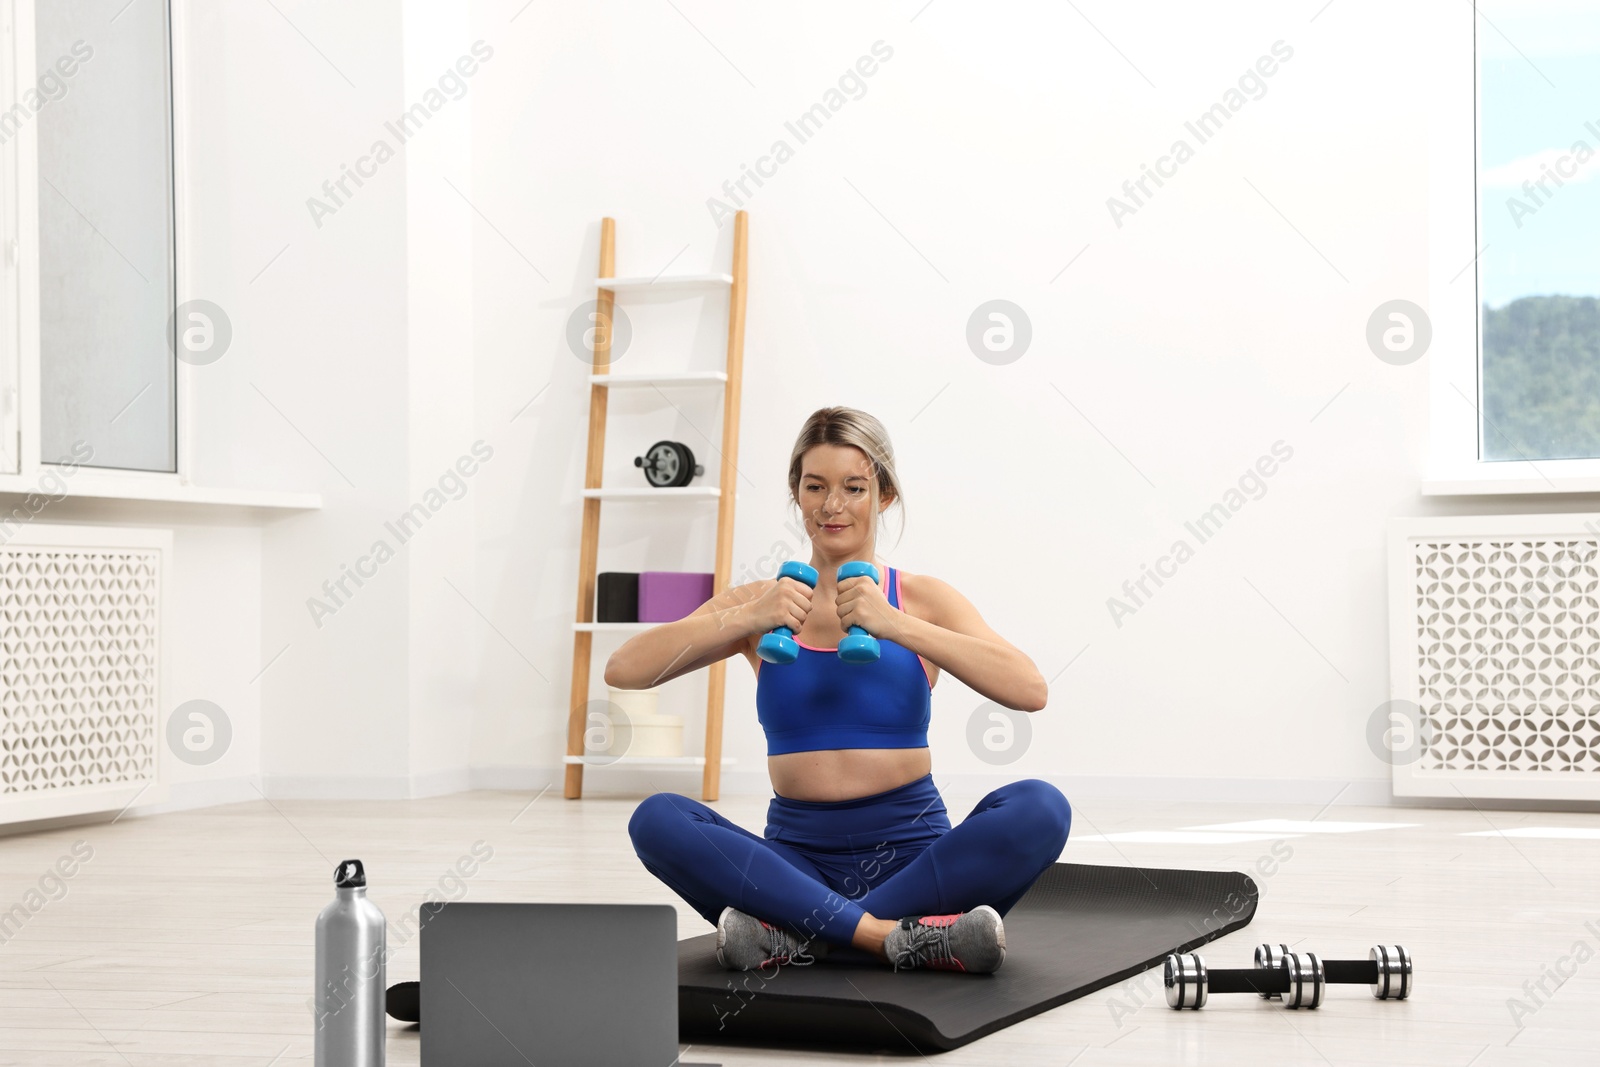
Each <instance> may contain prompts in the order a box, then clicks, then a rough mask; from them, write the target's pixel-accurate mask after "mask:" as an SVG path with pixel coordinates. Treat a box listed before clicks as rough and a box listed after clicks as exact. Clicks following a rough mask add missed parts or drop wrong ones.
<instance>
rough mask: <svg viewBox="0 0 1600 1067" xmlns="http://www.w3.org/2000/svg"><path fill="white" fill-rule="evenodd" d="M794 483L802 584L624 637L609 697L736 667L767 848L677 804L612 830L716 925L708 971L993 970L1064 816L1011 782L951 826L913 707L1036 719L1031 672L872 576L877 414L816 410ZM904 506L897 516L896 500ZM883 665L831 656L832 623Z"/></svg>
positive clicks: (697, 806) (998, 641) (882, 480)
mask: <svg viewBox="0 0 1600 1067" xmlns="http://www.w3.org/2000/svg"><path fill="white" fill-rule="evenodd" d="M789 489H790V493H791V495H792V497H793V499H794V501H795V503H796V504H797V505H798V506H799V507H800V510H801V512H802V514H803V516H804V520H805V527H806V532H807V534H808V535H809V537H810V538H811V549H812V551H811V566H812V567H814V568H815V569H816V571H817V584H816V587H815V589H812V588H810V587H808V586H807V585H806V584H804V583H803V582H800V581H796V580H794V579H793V578H788V577H784V578H777V579H766V580H762V581H756V582H751V583H749V584H746V585H741V586H736V587H734V588H731V589H729V590H727V591H726V592H724V593H722V594H721V595H719V596H717V597H714V598H713V599H711V600H709V601H707V602H706V603H705V604H702V605H701V606H700V607H699V608H697V609H696V610H695V611H694V613H693V614H691V615H689V616H687V617H686V618H683V619H680V620H678V621H677V622H672V623H666V624H664V625H661V626H656V627H653V628H651V629H650V630H648V631H646V632H644V633H642V634H640V635H638V636H636V637H634V638H633V639H632V640H630V641H628V642H627V643H626V644H624V645H623V646H622V647H621V648H619V649H618V650H617V651H616V653H615V654H613V655H612V656H611V659H610V661H609V662H608V663H607V664H606V675H605V677H606V683H607V684H608V685H612V686H615V687H617V688H621V689H637V688H648V687H651V686H655V685H659V684H661V683H662V682H665V681H668V680H670V679H672V678H676V677H679V676H680V675H683V674H687V673H688V672H690V671H694V670H698V669H700V668H701V667H705V666H707V665H709V664H712V663H715V662H717V661H719V660H722V659H726V658H727V657H729V656H731V655H734V654H736V653H737V654H742V655H743V656H744V657H745V659H747V660H748V661H749V663H750V666H751V668H752V669H753V670H755V671H756V711H757V716H758V718H759V719H760V722H761V725H762V728H763V729H764V730H765V732H766V737H767V754H768V760H767V767H768V773H769V775H770V776H771V779H772V786H773V798H772V800H771V802H770V804H769V805H768V808H767V825H766V828H765V832H764V834H763V835H762V836H760V837H758V836H756V835H755V834H754V833H751V832H750V831H749V830H746V829H744V828H743V827H741V826H739V825H737V824H735V823H733V822H732V821H730V820H729V819H726V818H724V817H723V816H722V815H720V814H718V813H717V812H715V811H713V810H712V809H711V808H709V807H707V806H706V805H705V804H702V803H700V802H699V801H697V800H693V799H691V798H689V797H686V796H681V795H679V794H676V793H656V794H655V795H653V796H650V797H648V798H646V799H645V800H644V801H643V802H642V803H641V804H640V805H639V806H638V808H637V809H636V810H635V811H634V813H633V817H632V818H631V819H630V821H629V823H628V833H629V836H630V837H631V838H632V841H633V847H634V851H635V852H636V853H637V854H638V856H639V859H640V860H641V861H642V862H643V863H644V866H645V869H646V870H648V871H649V872H650V873H651V874H653V875H655V876H656V877H657V878H659V879H661V881H662V882H664V883H666V885H667V886H668V887H670V888H671V889H672V890H673V891H674V892H676V893H677V894H678V895H679V896H681V897H682V898H683V899H684V900H686V901H688V903H689V904H690V905H691V906H693V907H694V909H695V910H696V911H698V912H699V913H700V914H701V915H703V916H704V917H705V918H706V920H707V921H708V922H711V923H714V924H715V925H716V927H717V958H718V959H719V960H720V961H721V963H722V965H723V966H724V967H728V968H732V969H737V970H749V969H753V968H759V967H766V966H777V965H780V964H785V963H810V962H811V961H812V960H813V959H814V958H817V957H819V956H823V955H827V954H832V953H837V954H838V955H839V956H841V957H843V956H849V955H855V956H857V957H859V956H860V955H861V954H862V953H867V954H870V955H871V956H875V957H877V958H878V959H879V960H882V961H885V962H888V963H890V964H892V965H893V966H894V968H895V969H896V970H899V969H902V968H915V967H929V968H938V969H944V970H955V971H967V972H972V973H989V972H992V971H994V970H995V969H996V968H998V967H999V966H1000V964H1001V962H1002V961H1003V960H1004V959H1005V953H1006V941H1005V926H1004V922H1003V916H1004V915H1005V914H1006V912H1008V911H1009V910H1010V909H1011V907H1012V906H1013V905H1015V904H1016V902H1017V901H1018V900H1019V899H1020V898H1021V897H1022V895H1023V894H1024V893H1026V892H1027V891H1028V888H1029V887H1030V886H1031V885H1032V884H1033V882H1034V881H1035V879H1037V878H1038V877H1039V875H1040V874H1042V873H1043V872H1044V871H1045V870H1046V869H1048V868H1049V867H1050V865H1051V864H1052V863H1054V862H1055V861H1056V859H1057V858H1058V857H1059V856H1060V855H1061V850H1062V848H1063V846H1064V845H1065V844H1066V840H1067V834H1068V831H1069V829H1070V826H1071V822H1072V811H1071V808H1070V806H1069V805H1068V803H1067V800H1066V798H1065V797H1064V796H1063V795H1062V794H1061V791H1060V790H1059V789H1057V788H1056V787H1055V786H1053V785H1051V784H1049V783H1048V782H1044V781H1040V780H1038V779H1026V780H1023V781H1017V782H1012V783H1010V784H1009V785H1005V786H1002V787H1000V788H999V789H996V790H994V791H993V792H991V793H989V794H988V795H987V796H985V797H984V798H983V799H982V800H980V801H978V804H977V806H976V807H974V808H973V809H972V812H971V813H970V814H969V815H968V816H967V817H966V818H965V819H964V820H962V822H961V823H960V825H958V826H954V827H952V826H951V824H950V817H949V814H948V813H947V812H946V810H945V806H944V801H943V799H942V798H941V797H940V795H939V790H938V789H937V788H936V787H935V786H934V783H933V775H932V760H931V757H930V754H929V750H928V721H929V713H930V707H931V701H930V696H931V693H932V690H933V686H934V684H935V683H936V682H937V680H938V677H939V675H940V673H941V672H943V671H949V672H950V673H951V674H953V675H955V676H956V677H957V678H959V679H961V681H962V682H964V683H965V684H966V685H968V686H969V687H970V688H972V689H973V690H975V691H977V692H978V693H980V694H982V695H983V696H985V697H987V698H988V699H990V700H993V701H995V702H996V703H999V704H1001V705H1004V706H1005V707H1008V708H1014V709H1017V710H1022V711H1029V712H1032V711H1038V710H1040V709H1041V708H1043V707H1044V705H1045V699H1046V685H1045V681H1044V678H1043V676H1042V675H1041V674H1040V673H1039V671H1038V669H1037V668H1036V667H1035V666H1034V664H1033V661H1032V660H1030V659H1029V658H1028V657H1027V656H1026V655H1025V654H1024V653H1022V652H1021V651H1020V650H1018V649H1017V648H1015V647H1014V646H1012V645H1011V644H1009V643H1008V642H1007V641H1006V640H1005V639H1004V638H1002V637H1001V636H1000V635H999V634H997V633H995V632H994V631H993V630H991V629H990V628H989V626H988V625H987V624H986V623H985V622H984V621H983V619H982V618H981V617H980V616H979V614H978V612H977V610H976V609H974V608H973V606H972V605H971V604H970V603H969V602H968V601H967V600H966V599H965V598H964V597H962V596H961V594H960V593H958V592H956V591H955V590H954V589H953V588H951V587H950V586H949V585H947V584H945V583H944V582H941V581H939V580H938V579H935V578H930V577H927V576H925V575H913V574H906V573H904V572H902V571H900V570H899V569H897V568H894V567H887V566H879V568H878V570H879V573H880V578H879V580H878V581H876V582H875V581H874V580H873V579H872V578H870V577H865V576H858V577H853V578H847V579H846V580H844V581H843V582H839V581H837V580H836V575H837V573H838V570H839V568H840V566H841V565H843V564H845V563H848V562H851V561H855V560H863V561H873V560H874V559H875V556H874V550H875V547H876V543H875V542H876V529H877V519H878V515H879V513H880V512H882V511H883V510H884V509H885V508H887V507H888V506H889V505H890V504H891V503H895V502H898V501H899V500H900V497H901V494H900V486H899V482H898V479H897V478H896V475H895V468H894V454H893V451H892V448H891V446H890V443H889V439H888V435H887V434H886V433H885V432H884V429H883V427H882V425H881V424H880V423H879V422H878V420H876V419H874V418H873V417H872V416H870V415H867V414H865V413H863V412H860V411H856V410H854V409H851V408H823V409H821V410H819V411H817V412H815V413H814V414H813V415H812V416H811V417H810V418H809V419H808V420H807V421H806V424H805V426H804V427H803V428H802V430H801V432H800V436H799V439H798V440H797V441H796V443H795V447H794V450H793V453H792V456H791V460H790V467H789ZM902 506H903V505H902ZM779 626H787V627H788V628H789V629H790V630H791V631H792V632H793V633H794V635H795V640H796V641H797V642H798V645H799V651H798V659H796V660H795V661H794V662H793V663H787V664H777V663H763V661H762V660H761V659H760V658H759V657H758V656H757V654H756V649H757V644H758V642H759V640H760V638H761V636H762V635H763V634H765V633H766V632H768V631H769V630H772V629H774V628H776V627H779ZM850 627H860V628H861V629H863V630H865V631H866V632H867V633H868V634H870V635H872V636H873V637H875V638H877V639H878V642H879V648H880V655H879V658H878V659H876V660H874V661H872V662H867V663H846V662H844V661H843V660H841V659H840V658H839V656H838V655H837V654H836V649H837V647H838V645H839V642H840V640H841V639H843V638H844V636H845V634H846V632H847V630H848V628H850Z"/></svg>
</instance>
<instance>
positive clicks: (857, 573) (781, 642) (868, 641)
mask: <svg viewBox="0 0 1600 1067" xmlns="http://www.w3.org/2000/svg"><path fill="white" fill-rule="evenodd" d="M862 575H865V576H866V577H868V578H871V579H872V580H873V581H874V582H876V581H877V580H878V568H876V567H874V566H873V565H872V564H870V563H864V562H861V561H860V560H857V561H855V562H852V563H846V564H845V565H844V566H842V567H840V568H839V574H838V577H837V579H836V581H840V582H842V581H844V580H845V579H846V578H858V577H861V576H862ZM778 578H779V579H780V580H781V579H783V578H793V579H794V580H795V581H797V582H804V583H805V584H806V585H808V586H810V587H811V588H812V589H815V588H816V587H817V571H816V568H815V567H811V566H808V565H807V564H804V563H800V562H799V561H797V560H792V559H791V560H789V561H787V562H786V563H784V565H783V566H781V567H779V568H778ZM756 655H758V656H760V657H761V659H762V660H763V661H765V662H767V663H793V662H794V661H795V660H796V659H798V658H799V656H800V646H799V645H798V644H796V643H795V640H794V631H793V630H791V629H789V628H788V627H787V626H779V627H778V628H777V629H774V630H770V631H768V632H767V633H766V634H764V635H762V638H761V640H760V642H759V643H758V644H757V645H756ZM880 655H882V651H881V650H880V649H879V647H878V639H877V638H876V637H873V636H872V635H871V634H869V633H867V631H865V630H863V629H862V628H861V627H859V626H852V627H850V632H849V633H848V634H846V635H845V636H844V639H843V640H841V641H840V642H839V658H840V659H842V660H844V661H845V662H846V663H871V662H872V661H874V660H876V659H877V658H878V657H879V656H880Z"/></svg>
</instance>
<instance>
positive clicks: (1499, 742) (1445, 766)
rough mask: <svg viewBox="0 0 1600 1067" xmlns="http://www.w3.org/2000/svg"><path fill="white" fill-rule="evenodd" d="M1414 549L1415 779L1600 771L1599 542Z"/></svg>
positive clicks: (1528, 540) (1487, 542)
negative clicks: (1433, 773) (1418, 718)
mask: <svg viewBox="0 0 1600 1067" xmlns="http://www.w3.org/2000/svg"><path fill="white" fill-rule="evenodd" d="M1412 547H1413V562H1414V568H1413V571H1412V574H1413V576H1414V577H1415V580H1416V583H1417V589H1416V593H1417V600H1416V609H1417V615H1416V624H1417V626H1416V634H1415V636H1416V640H1417V658H1416V661H1415V662H1416V664H1417V668H1418V672H1419V675H1418V678H1417V682H1418V690H1417V691H1418V694H1419V696H1418V700H1417V703H1418V704H1419V706H1420V707H1421V710H1422V725H1423V730H1422V736H1423V738H1424V742H1425V747H1424V750H1423V753H1422V758H1421V760H1420V761H1419V763H1418V766H1419V768H1421V769H1424V770H1438V771H1525V772H1534V773H1543V772H1549V773H1551V774H1557V773H1564V774H1570V773H1572V772H1581V773H1585V774H1587V773H1593V772H1596V771H1600V596H1597V593H1600V542H1597V541H1596V540H1595V539H1594V538H1589V537H1525V538H1506V539H1487V538H1486V539H1483V540H1472V541H1465V540H1463V541H1422V542H1417V543H1414V544H1413V546H1412Z"/></svg>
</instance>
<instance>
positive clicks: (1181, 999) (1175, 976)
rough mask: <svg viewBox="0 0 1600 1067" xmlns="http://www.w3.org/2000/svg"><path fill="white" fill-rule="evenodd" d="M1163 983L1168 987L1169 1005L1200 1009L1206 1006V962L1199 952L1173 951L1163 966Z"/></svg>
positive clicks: (1178, 1007) (1178, 1008)
mask: <svg viewBox="0 0 1600 1067" xmlns="http://www.w3.org/2000/svg"><path fill="white" fill-rule="evenodd" d="M1161 984H1162V985H1163V986H1165V987H1166V992H1167V1007H1169V1008H1173V1009H1176V1010H1181V1009H1183V1008H1190V1009H1192V1010H1195V1011H1198V1010H1199V1009H1201V1008H1203V1007H1205V1006H1206V963H1205V960H1203V959H1201V958H1200V956H1199V954H1198V953H1194V952H1184V953H1181V954H1180V953H1173V954H1172V955H1170V956H1168V957H1167V962H1166V965H1165V966H1164V967H1163V968H1162V972H1161Z"/></svg>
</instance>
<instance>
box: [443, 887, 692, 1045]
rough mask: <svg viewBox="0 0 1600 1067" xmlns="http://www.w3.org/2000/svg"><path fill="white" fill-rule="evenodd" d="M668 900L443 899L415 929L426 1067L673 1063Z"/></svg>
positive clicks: (672, 932)
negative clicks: (419, 941)
mask: <svg viewBox="0 0 1600 1067" xmlns="http://www.w3.org/2000/svg"><path fill="white" fill-rule="evenodd" d="M677 935H678V916H677V912H676V911H674V910H673V908H672V906H671V905H668V904H487V903H485V904H479V903H467V902H464V901H463V902H458V903H444V904H442V905H440V906H438V911H437V912H436V913H435V914H434V915H432V916H431V917H430V918H429V919H428V921H427V922H426V923H425V924H424V925H423V927H422V934H421V937H422V948H421V950H420V951H421V956H422V990H421V1002H422V1006H423V1007H422V1010H423V1019H422V1025H421V1031H422V1032H421V1038H422V1067H529V1065H535V1067H673V1065H676V1067H693V1065H690V1064H685V1063H679V1060H678V945H677Z"/></svg>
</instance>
